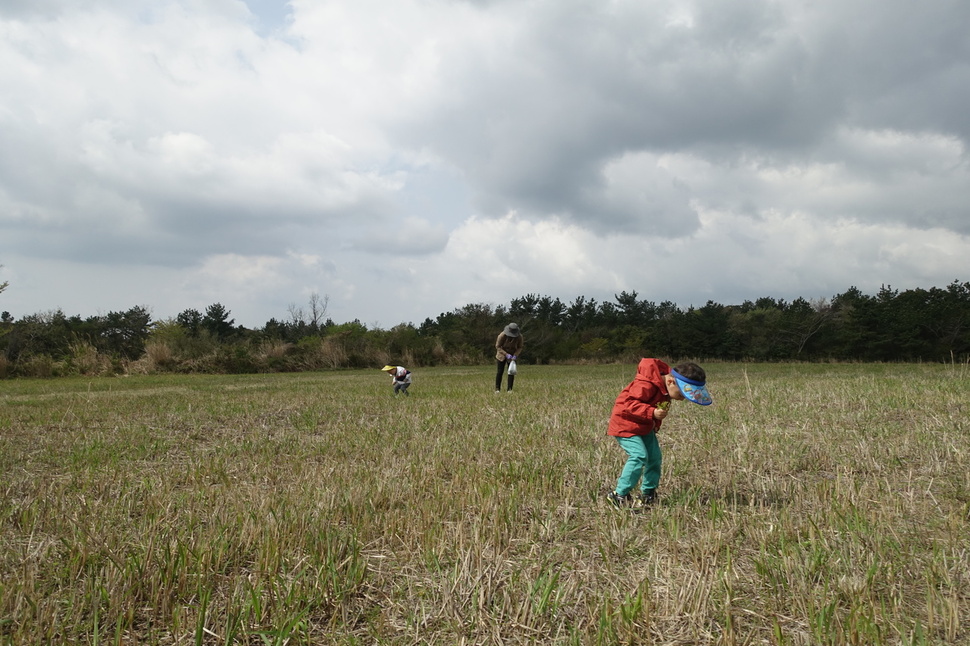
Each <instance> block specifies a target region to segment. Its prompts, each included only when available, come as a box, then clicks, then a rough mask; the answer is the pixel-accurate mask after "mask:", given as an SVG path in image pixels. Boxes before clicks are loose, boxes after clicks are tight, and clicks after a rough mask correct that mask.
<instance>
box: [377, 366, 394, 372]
mask: <svg viewBox="0 0 970 646" xmlns="http://www.w3.org/2000/svg"><path fill="white" fill-rule="evenodd" d="M396 367H397V366H384V367H383V368H381V370H384V371H388V370H394V368H396Z"/></svg>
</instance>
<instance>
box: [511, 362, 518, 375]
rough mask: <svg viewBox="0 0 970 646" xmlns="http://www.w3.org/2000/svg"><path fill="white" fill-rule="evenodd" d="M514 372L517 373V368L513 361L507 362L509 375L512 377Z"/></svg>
mask: <svg viewBox="0 0 970 646" xmlns="http://www.w3.org/2000/svg"><path fill="white" fill-rule="evenodd" d="M516 372H518V368H517V367H516V365H515V359H512V360H511V361H509V374H510V375H514V374H515V373H516Z"/></svg>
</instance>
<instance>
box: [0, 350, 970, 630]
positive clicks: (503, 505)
mask: <svg viewBox="0 0 970 646" xmlns="http://www.w3.org/2000/svg"><path fill="white" fill-rule="evenodd" d="M705 368H707V371H708V379H709V384H710V387H711V391H712V394H713V395H714V398H715V404H714V405H713V406H711V407H707V408H702V407H699V406H695V405H692V404H689V403H685V402H675V403H674V405H673V407H672V412H671V415H670V417H669V419H668V420H667V421H666V422H665V425H664V429H663V432H662V434H661V436H660V443H661V447H662V448H663V450H664V476H663V480H662V481H661V488H660V492H661V500H660V504H658V505H657V506H656V507H655V508H652V509H650V510H648V511H647V512H645V513H643V514H631V513H629V512H621V511H617V510H613V509H611V508H609V507H607V505H606V503H605V500H604V495H605V494H606V492H607V491H608V490H609V489H610V488H611V487H612V486H613V484H614V483H615V479H616V476H617V475H618V474H619V471H620V468H621V466H622V463H623V460H624V454H623V453H622V451H621V450H620V449H619V448H618V447H617V445H616V444H615V442H614V441H613V440H612V439H611V438H608V437H606V435H605V429H606V423H607V419H608V417H609V412H610V408H611V406H612V403H613V399H614V398H615V396H616V394H617V393H618V392H619V390H620V389H621V388H623V386H625V385H626V384H627V383H628V382H629V381H630V379H632V377H633V374H634V372H635V366H633V365H622V366H621V365H610V366H588V367H587V366H521V367H520V374H519V376H518V377H517V382H516V392H515V393H514V394H511V395H508V394H505V393H502V394H499V395H497V394H495V393H493V392H492V390H493V389H492V385H491V384H492V380H493V370H494V369H493V368H492V367H490V366H483V367H469V368H435V369H424V370H418V371H416V372H415V379H414V385H413V386H412V396H411V397H409V398H406V399H405V398H397V399H396V398H394V397H393V396H392V394H391V388H390V384H389V379H388V378H387V376H386V375H385V374H384V373H382V372H380V371H379V370H377V369H374V370H369V371H347V372H333V373H313V374H295V375H254V376H232V377H213V376H166V377H133V378H129V379H62V380H51V381H34V380H20V381H6V382H0V643H2V644H92V645H93V644H213V645H216V644H261V645H263V644H279V645H283V644H395V645H396V644H402V645H403V644H440V645H449V646H450V645H453V644H627V643H629V644H634V643H636V644H792V645H795V644H797V645H809V644H811V645H815V644H872V645H878V644H960V643H963V644H966V643H970V424H968V421H967V419H968V417H970V405H968V401H970V371H968V369H967V366H966V365H791V364H786V365H762V364H708V365H706V366H705Z"/></svg>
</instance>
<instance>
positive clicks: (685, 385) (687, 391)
mask: <svg viewBox="0 0 970 646" xmlns="http://www.w3.org/2000/svg"><path fill="white" fill-rule="evenodd" d="M670 375H671V376H672V377H673V378H674V379H676V380H677V387H678V388H680V392H682V393H684V397H686V398H687V399H688V400H690V401H692V402H694V403H695V404H700V405H701V406H710V405H711V404H713V403H714V400H713V399H711V393H709V392H707V386H705V385H704V382H703V381H697V380H696V379H688V378H687V377H685V376H684V375H682V374H680V373H679V372H677V371H676V370H673V369H672V370H671V371H670Z"/></svg>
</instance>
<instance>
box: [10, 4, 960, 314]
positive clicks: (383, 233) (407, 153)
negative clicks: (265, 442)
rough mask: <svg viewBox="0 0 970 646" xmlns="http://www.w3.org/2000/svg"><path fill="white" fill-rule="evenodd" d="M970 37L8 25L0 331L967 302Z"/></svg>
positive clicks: (870, 15)
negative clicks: (309, 305) (294, 313)
mask: <svg viewBox="0 0 970 646" xmlns="http://www.w3.org/2000/svg"><path fill="white" fill-rule="evenodd" d="M968 23H970V5H966V4H961V3H954V2H950V1H948V0H928V1H927V2H925V3H922V4H921V5H920V9H919V11H913V10H912V6H911V3H908V2H902V1H901V0H887V1H886V2H883V3H881V4H880V5H879V10H878V11H875V10H873V7H872V5H871V3H867V2H861V1H859V0H849V1H843V0H839V1H837V0H820V1H819V2H814V3H804V2H797V1H795V0H737V1H736V2H720V1H718V0H659V1H658V2H650V3H644V2H638V1H635V0H618V1H616V2H608V3H604V2H594V1H592V0H573V1H570V2H560V1H558V0H529V1H528V2H509V1H507V0H495V1H484V0H476V1H470V0H464V1H462V0H432V1H427V0H396V1H395V2H390V1H388V0H359V1H357V2H349V1H347V0H328V1H325V2H311V1H310V0H290V1H289V2H284V1H282V0H280V1H276V2H274V1H273V0H247V1H246V2H243V1H242V0H205V1H204V2H196V3H187V2H184V1H182V0H152V1H147V0H132V1H125V2H122V1H121V0H93V1H92V2H88V3H82V4H78V3H73V2H66V1H57V0H38V1H37V2H32V3H23V2H4V3H0V58H2V60H4V65H3V66H2V67H0V86H2V87H3V88H4V92H3V94H2V95H0V264H2V265H4V267H3V269H2V271H3V272H4V273H3V274H0V276H3V277H5V278H4V280H9V281H10V283H11V286H10V287H9V288H8V290H7V291H5V292H4V294H3V295H2V296H0V299H2V300H0V308H4V309H10V310H11V311H13V312H15V313H16V314H18V315H23V314H27V313H30V312H32V311H37V310H43V309H50V308H55V307H64V308H65V309H66V310H68V311H71V312H74V311H76V312H78V313H81V314H85V313H89V312H90V311H91V310H100V309H118V308H122V309H125V308H127V307H131V306H132V305H134V304H148V305H154V306H155V309H156V310H157V311H158V312H160V313H161V312H166V313H167V312H172V313H177V312H178V311H181V310H182V309H185V308H188V307H195V308H197V309H200V308H204V307H205V306H206V305H208V304H210V303H211V302H216V301H218V302H222V303H223V304H224V305H225V306H226V307H228V308H230V309H231V310H233V314H234V316H235V317H236V318H237V321H239V322H244V323H245V324H247V325H261V324H262V323H263V322H265V320H267V319H269V318H270V317H273V316H275V317H280V316H282V315H284V313H285V311H286V307H287V305H288V304H290V303H292V302H298V301H299V300H300V299H302V298H305V297H306V295H307V294H311V293H320V294H329V295H330V296H331V299H330V309H331V314H332V315H333V316H334V317H335V319H338V320H339V319H341V318H342V319H344V320H352V319H354V318H359V319H361V320H362V321H365V322H368V323H373V322H380V323H382V324H387V325H393V324H396V323H398V322H400V320H423V318H424V317H426V316H434V315H436V314H437V313H440V312H441V311H446V310H448V309H450V308H452V307H459V306H461V305H463V304H465V303H467V302H493V303H496V304H497V303H501V302H505V301H507V300H508V299H510V298H513V297H517V296H521V295H522V294H524V293H537V292H538V293H545V294H549V295H553V296H562V297H564V298H566V297H569V296H571V295H580V294H585V295H588V296H595V297H596V298H599V299H610V298H612V294H614V293H617V292H618V291H623V290H625V291H638V292H640V293H641V294H643V295H648V296H649V297H651V298H654V297H656V300H665V299H669V300H673V301H675V302H678V303H684V304H692V303H698V302H703V301H705V300H707V299H708V298H711V299H714V300H718V301H722V302H731V301H734V300H738V299H740V300H743V299H747V298H757V297H760V296H763V295H775V296H779V297H793V296H797V295H800V294H803V295H805V296H830V295H832V294H834V293H836V292H838V291H841V290H843V289H845V288H847V287H848V286H849V285H853V284H857V285H858V286H859V287H860V288H862V289H866V288H875V289H877V288H878V286H879V285H881V284H883V283H892V284H893V285H896V286H900V287H907V286H920V285H923V286H926V285H927V284H937V285H938V284H945V283H949V282H950V281H951V280H953V279H967V277H966V275H965V274H966V264H965V262H963V261H962V260H961V259H962V258H964V257H966V256H965V255H961V254H965V252H966V251H967V248H966V246H967V236H968V235H970V206H968V205H970V199H968V198H970V194H968V192H970V181H968V180H970V172H968V162H967V157H968V156H967V150H968V140H970V119H967V117H966V114H965V113H966V107H965V106H966V105H967V104H968V103H970V48H968V47H967V42H968V41H967V36H966V28H965V27H966V25H967V24H968ZM684 258H690V259H692V260H690V261H689V262H686V264H685V261H684ZM671 262H676V263H679V266H678V267H679V268H678V270H677V273H676V280H675V279H673V278H671V277H670V276H668V275H667V274H666V273H665V272H666V267H667V265H669V263H671ZM147 299H151V300H152V301H153V302H152V303H145V300H147ZM119 301H121V302H119ZM388 317H394V318H398V319H399V320H388Z"/></svg>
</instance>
